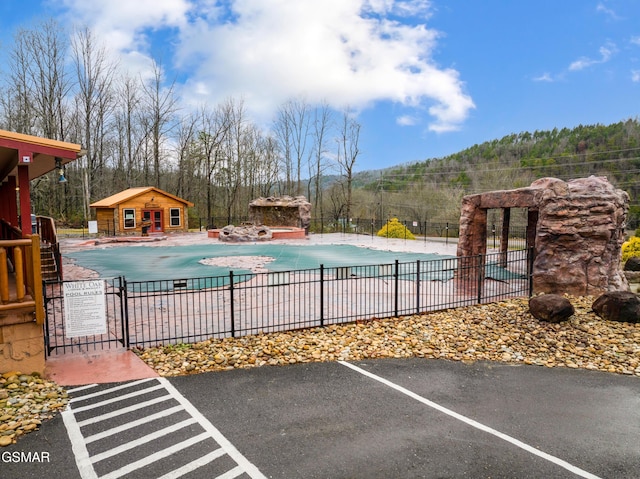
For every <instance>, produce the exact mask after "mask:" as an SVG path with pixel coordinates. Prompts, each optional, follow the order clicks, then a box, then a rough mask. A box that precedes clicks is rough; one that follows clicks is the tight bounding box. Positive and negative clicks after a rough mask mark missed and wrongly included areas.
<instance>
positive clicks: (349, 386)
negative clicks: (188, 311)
mask: <svg viewBox="0 0 640 479" xmlns="http://www.w3.org/2000/svg"><path fill="white" fill-rule="evenodd" d="M72 397H73V398H74V400H73V402H72V404H71V408H70V411H68V412H67V413H65V414H63V416H64V417H61V416H58V417H56V418H55V419H53V420H52V421H49V422H47V423H45V424H44V425H43V427H42V428H41V429H40V431H37V432H35V433H32V434H29V435H28V436H26V437H24V438H23V439H21V440H20V441H19V442H18V444H16V445H13V446H10V447H7V448H3V449H2V450H1V451H0V454H2V461H1V462H2V465H1V471H2V476H6V477H25V478H26V477H38V478H40V477H46V476H52V477H67V478H72V477H78V478H83V479H84V478H87V477H109V478H115V477H133V478H146V477H153V478H158V477H162V475H163V474H168V473H170V472H171V471H176V472H175V473H173V474H169V475H167V477H180V474H184V476H183V477H189V478H211V477H221V478H222V477H242V478H248V477H269V478H287V479H288V478H457V477H469V478H549V477H554V478H564V477H567V478H569V477H603V478H637V477H640V442H639V439H640V381H639V380H638V378H636V377H628V376H621V375H613V374H608V373H602V372H597V371H585V370H569V369H563V368H544V367H536V366H511V365H505V364H498V363H489V362H481V363H474V364H463V363H459V362H449V361H439V360H424V359H402V360H375V361H363V362H357V363H339V362H333V363H310V364H300V365H293V366H288V367H262V368H256V369H247V370H234V371H228V372H222V373H207V374H200V375H194V376H183V377H176V378H171V379H169V380H166V379H149V380H146V381H145V382H138V383H135V384H133V382H132V383H119V384H108V385H98V386H94V387H90V388H78V389H77V390H76V391H75V392H72ZM169 411H172V412H171V414H169ZM145 418H146V419H145ZM152 419H153V420H152ZM16 453H18V454H16ZM29 453H31V455H32V457H31V458H30V459H31V460H30V461H27V460H26V459H27V458H28V457H27V455H28V454H29ZM34 453H39V457H38V459H40V458H41V457H42V456H43V454H42V453H46V459H47V460H46V461H43V460H38V461H36V460H33V459H34V457H33V456H34ZM20 454H21V456H20ZM13 459H16V460H13ZM20 459H24V460H20Z"/></svg>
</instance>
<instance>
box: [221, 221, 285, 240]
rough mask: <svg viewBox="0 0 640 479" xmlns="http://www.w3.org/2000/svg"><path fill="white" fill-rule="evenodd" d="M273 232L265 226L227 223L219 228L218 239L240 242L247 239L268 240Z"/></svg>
mask: <svg viewBox="0 0 640 479" xmlns="http://www.w3.org/2000/svg"><path fill="white" fill-rule="evenodd" d="M272 237H273V233H272V232H271V230H270V229H269V228H267V227H266V226H253V225H243V226H233V225H227V226H225V227H224V228H222V229H221V230H220V234H219V235H218V239H219V240H220V241H223V242H232V243H242V242H248V241H268V240H270V239H271V238H272Z"/></svg>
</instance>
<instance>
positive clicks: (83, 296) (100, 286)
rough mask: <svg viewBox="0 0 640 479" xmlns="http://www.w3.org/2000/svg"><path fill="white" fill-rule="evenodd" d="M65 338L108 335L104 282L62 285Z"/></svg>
mask: <svg viewBox="0 0 640 479" xmlns="http://www.w3.org/2000/svg"><path fill="white" fill-rule="evenodd" d="M62 288H63V291H62V292H63V295H64V317H65V326H66V327H65V330H66V331H65V336H66V337H67V338H77V337H79V336H93V335H99V334H106V333H107V308H106V302H105V283H104V280H88V281H69V282H67V283H62Z"/></svg>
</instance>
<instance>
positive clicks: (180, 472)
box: [158, 448, 244, 479]
mask: <svg viewBox="0 0 640 479" xmlns="http://www.w3.org/2000/svg"><path fill="white" fill-rule="evenodd" d="M224 454H225V452H224V450H223V449H222V448H220V449H216V450H215V451H213V452H210V453H209V454H207V455H205V456H202V457H199V458H198V459H196V460H195V461H191V462H190V463H189V464H185V465H184V466H182V467H179V468H178V469H174V470H173V471H171V472H168V473H166V474H165V475H163V476H160V477H159V478H158V479H175V478H176V477H181V476H184V475H185V474H189V473H190V472H193V471H195V470H196V469H198V468H200V467H202V466H206V465H207V464H209V463H210V462H212V461H215V460H216V459H218V458H219V457H221V456H224ZM231 471H238V472H237V473H236V472H234V474H235V475H234V476H229V477H238V476H239V475H240V474H242V473H243V472H244V471H243V470H242V468H241V467H240V466H236V467H234V468H233V469H231ZM231 471H229V472H231ZM229 472H226V473H225V474H223V475H222V476H218V477H217V478H216V479H222V478H224V477H226V475H227V474H229Z"/></svg>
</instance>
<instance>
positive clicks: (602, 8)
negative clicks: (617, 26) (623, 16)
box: [596, 3, 620, 20]
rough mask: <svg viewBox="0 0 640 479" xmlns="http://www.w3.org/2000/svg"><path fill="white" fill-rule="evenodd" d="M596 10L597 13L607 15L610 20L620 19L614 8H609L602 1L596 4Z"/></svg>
mask: <svg viewBox="0 0 640 479" xmlns="http://www.w3.org/2000/svg"><path fill="white" fill-rule="evenodd" d="M596 11H597V12H599V13H604V14H605V15H607V16H608V17H610V18H611V19H612V20H620V17H619V16H618V14H617V13H616V12H615V10H613V9H612V8H609V7H607V6H605V5H604V4H603V3H599V4H598V5H597V6H596Z"/></svg>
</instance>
